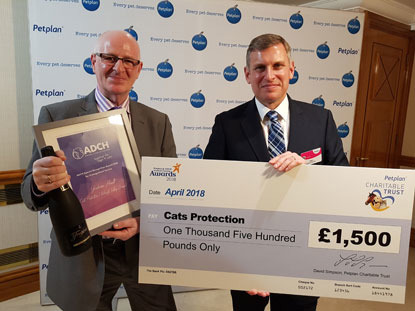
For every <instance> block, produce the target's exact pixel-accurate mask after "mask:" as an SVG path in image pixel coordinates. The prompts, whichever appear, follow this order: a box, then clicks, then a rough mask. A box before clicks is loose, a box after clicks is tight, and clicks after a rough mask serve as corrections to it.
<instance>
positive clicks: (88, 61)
mask: <svg viewBox="0 0 415 311" xmlns="http://www.w3.org/2000/svg"><path fill="white" fill-rule="evenodd" d="M83 66H84V70H85V72H86V73H88V74H90V75H94V74H95V73H94V69H92V63H91V59H90V58H89V57H88V58H87V59H85V60H84V64H83Z"/></svg>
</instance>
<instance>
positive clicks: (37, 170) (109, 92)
mask: <svg viewBox="0 0 415 311" xmlns="http://www.w3.org/2000/svg"><path fill="white" fill-rule="evenodd" d="M91 62H92V67H93V70H94V72H95V76H96V79H97V88H96V89H95V90H93V91H92V92H91V93H90V94H89V95H87V96H86V97H85V98H82V99H76V100H68V101H64V102H60V103H56V104H51V105H47V106H43V107H42V109H41V111H40V114H39V123H47V122H52V121H57V120H63V119H68V118H73V117H77V116H81V115H87V114H93V113H98V112H104V111H108V110H110V109H113V108H117V107H122V108H125V109H126V110H127V114H128V116H129V119H130V121H131V127H132V130H133V134H134V138H135V140H136V143H137V146H138V149H139V151H140V155H141V156H157V157H176V146H175V143H174V139H173V133H172V129H171V124H170V121H169V118H168V117H167V115H165V114H163V113H161V112H158V111H156V110H154V109H152V108H150V107H147V106H144V105H143V104H140V103H138V102H135V101H132V100H130V99H129V92H130V90H131V87H132V86H133V84H134V82H135V81H136V79H137V78H138V76H139V74H140V71H141V68H142V66H143V63H142V62H141V60H140V48H139V46H138V44H137V41H136V40H135V39H134V38H133V37H132V36H131V35H130V34H129V33H127V32H126V31H122V30H116V31H108V32H105V33H103V34H102V35H101V36H100V37H99V39H98V41H97V43H96V46H95V49H94V53H93V54H92V55H91ZM65 160H66V157H65V155H64V153H63V152H62V151H57V152H56V157H45V158H41V157H40V154H39V152H38V151H37V149H36V146H34V149H33V154H32V159H31V161H30V163H29V166H28V168H27V171H26V174H25V176H24V178H23V183H22V197H23V200H24V202H25V204H26V205H27V206H28V208H29V209H31V210H33V211H39V210H43V209H46V208H47V207H48V205H47V196H46V195H45V194H46V193H47V192H49V191H51V190H54V189H56V188H59V187H60V186H62V185H64V184H66V183H68V182H69V180H70V176H69V175H68V173H67V171H66V168H65V165H63V164H64V161H65ZM113 227H114V229H117V230H114V231H105V232H102V233H101V235H96V236H94V237H92V246H93V247H92V248H90V249H89V250H88V251H86V252H84V253H82V254H80V255H77V256H73V257H65V256H63V255H62V253H61V252H60V250H59V247H58V245H57V241H56V237H55V234H54V232H53V230H52V233H51V238H52V244H51V251H50V256H49V265H48V277H47V293H48V296H49V297H50V298H51V299H52V301H54V302H55V303H56V304H57V305H58V306H59V307H60V308H62V309H63V310H65V311H66V310H74V311H80V310H91V311H92V310H102V311H104V310H105V311H108V310H112V299H113V297H114V295H115V293H116V292H117V290H118V288H119V287H120V285H121V284H123V285H124V288H125V290H126V292H127V295H128V298H129V301H130V305H131V309H132V310H152V311H167V310H176V306H175V303H174V299H173V294H172V291H171V287H170V286H165V285H152V284H138V248H139V236H138V232H139V217H138V215H133V217H132V218H128V219H125V220H122V221H119V222H117V223H115V224H114V225H113Z"/></svg>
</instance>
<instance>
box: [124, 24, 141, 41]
mask: <svg viewBox="0 0 415 311" xmlns="http://www.w3.org/2000/svg"><path fill="white" fill-rule="evenodd" d="M133 27H134V26H130V27H128V28H127V29H124V30H125V31H126V32H128V33H129V34H130V35H132V36H133V37H134V39H135V41H137V40H138V35H137V32H136V31H135V30H134V29H133Z"/></svg>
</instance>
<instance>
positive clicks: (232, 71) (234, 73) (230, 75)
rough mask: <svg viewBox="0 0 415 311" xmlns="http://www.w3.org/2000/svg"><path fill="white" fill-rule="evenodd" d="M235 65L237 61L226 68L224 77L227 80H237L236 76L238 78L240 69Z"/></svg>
mask: <svg viewBox="0 0 415 311" xmlns="http://www.w3.org/2000/svg"><path fill="white" fill-rule="evenodd" d="M234 65H235V63H233V64H232V65H230V66H228V67H226V68H225V70H223V77H224V78H225V80H226V81H229V82H232V81H235V80H236V78H238V69H236V67H235V66H234Z"/></svg>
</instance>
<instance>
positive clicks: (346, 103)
mask: <svg viewBox="0 0 415 311" xmlns="http://www.w3.org/2000/svg"><path fill="white" fill-rule="evenodd" d="M333 106H337V107H340V108H343V107H352V106H353V103H351V102H349V101H347V100H344V101H337V100H333Z"/></svg>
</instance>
